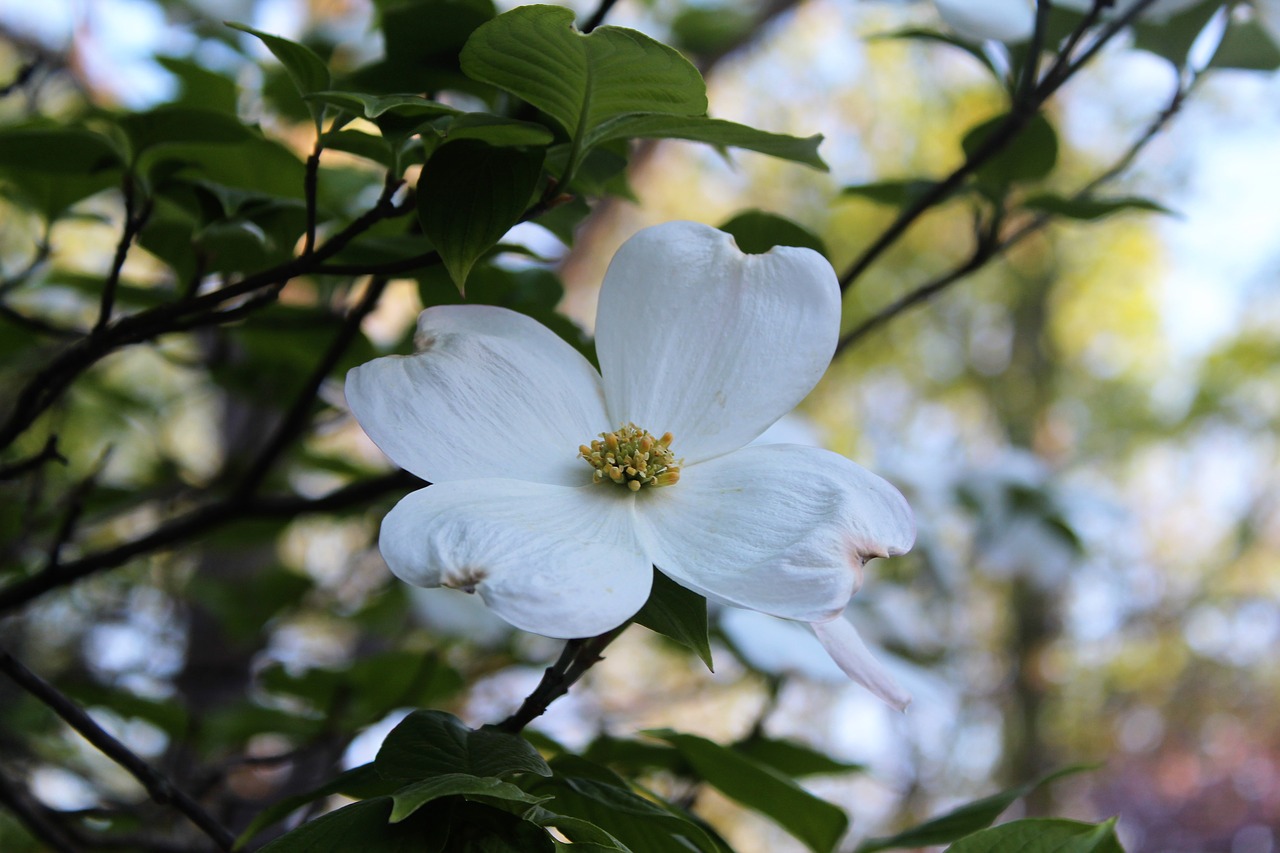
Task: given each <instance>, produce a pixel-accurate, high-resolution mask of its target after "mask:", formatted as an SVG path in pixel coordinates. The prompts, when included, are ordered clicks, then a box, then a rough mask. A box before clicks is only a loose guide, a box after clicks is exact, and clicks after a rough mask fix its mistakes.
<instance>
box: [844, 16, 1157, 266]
mask: <svg viewBox="0 0 1280 853" xmlns="http://www.w3.org/2000/svg"><path fill="white" fill-rule="evenodd" d="M1153 2H1154V0H1138V2H1137V3H1135V4H1134V6H1132V7H1131V8H1130V9H1129V10H1128V11H1127V12H1126V14H1124V15H1122V16H1120V17H1119V18H1117V19H1116V20H1115V21H1112V22H1111V23H1110V24H1109V25H1108V26H1107V27H1106V28H1105V29H1104V30H1103V32H1102V33H1101V34H1100V35H1099V36H1098V37H1097V38H1096V39H1095V40H1094V42H1093V43H1092V44H1091V45H1090V46H1089V47H1088V48H1087V49H1086V51H1085V53H1084V54H1083V55H1082V56H1081V57H1080V58H1079V59H1078V60H1076V61H1072V59H1071V56H1070V53H1071V50H1072V49H1073V48H1074V46H1075V44H1076V42H1077V41H1078V40H1079V38H1080V37H1081V36H1082V35H1083V33H1084V32H1085V31H1086V30H1087V29H1089V27H1090V26H1092V24H1093V22H1094V21H1095V20H1096V18H1097V15H1098V14H1099V11H1100V9H1099V7H1100V5H1101V4H1100V3H1095V4H1094V8H1093V9H1092V10H1091V12H1090V14H1089V15H1088V16H1086V18H1085V20H1084V21H1083V22H1082V23H1081V24H1080V26H1079V27H1077V29H1076V30H1075V32H1074V33H1073V39H1072V40H1070V41H1069V42H1068V45H1067V46H1066V47H1065V48H1064V49H1063V51H1062V52H1061V53H1060V54H1059V55H1058V58H1057V60H1056V61H1055V62H1054V64H1053V65H1052V66H1051V67H1050V69H1049V70H1048V71H1047V72H1045V76H1044V80H1043V81H1041V82H1040V84H1039V85H1037V86H1035V87H1031V88H1028V89H1027V90H1026V91H1025V93H1024V94H1023V95H1022V97H1020V98H1018V99H1015V100H1014V102H1013V105H1012V106H1011V108H1010V110H1009V112H1008V114H1006V116H1005V118H1004V120H1003V121H1002V122H1001V123H1000V124H999V125H997V126H996V127H995V129H993V130H992V131H991V132H990V133H989V134H988V135H987V136H986V138H985V139H983V140H982V143H981V144H979V145H978V146H977V148H975V149H974V150H973V151H972V152H970V154H969V155H968V156H967V157H965V160H964V162H963V163H961V164H960V165H959V166H958V167H956V169H955V170H954V171H953V172H952V173H951V174H949V175H947V176H946V177H945V178H943V179H942V180H940V181H937V182H936V183H934V184H932V185H931V186H930V187H929V189H928V190H926V191H925V192H924V193H923V194H921V195H920V196H919V197H918V198H916V199H915V200H914V201H913V202H912V203H911V204H909V205H907V206H906V207H905V208H903V209H902V211H901V212H900V213H899V214H898V216H897V218H896V219H894V221H893V222H891V223H890V224H889V226H888V227H887V228H886V229H885V230H884V231H883V232H882V233H881V234H880V236H879V237H877V238H876V239H875V241H874V242H872V244H871V245H870V246H868V247H867V248H866V249H864V250H863V252H862V254H861V255H859V256H858V257H857V258H856V259H855V260H854V261H853V263H852V264H850V265H849V267H848V269H846V270H845V272H844V274H843V275H841V276H840V289H841V291H847V290H848V289H849V288H850V287H851V286H852V285H853V283H854V282H855V281H857V279H858V278H859V277H861V276H862V274H863V273H865V272H866V271H867V269H869V268H870V267H871V265H872V264H874V263H875V262H876V260H878V259H879V258H880V256H881V255H883V254H884V253H885V252H886V251H888V249H889V248H890V247H891V246H893V245H894V244H895V243H897V242H898V240H899V239H900V238H901V237H902V235H903V234H905V233H906V232H907V231H908V230H909V229H910V227H911V226H912V225H913V224H915V222H916V220H917V219H919V218H920V216H921V215H923V214H924V213H925V212H926V211H928V210H929V209H930V208H932V207H934V206H935V205H937V204H939V203H940V202H942V201H944V200H945V199H947V198H948V197H949V196H951V194H952V193H954V192H955V191H956V190H958V189H960V187H961V186H962V185H963V184H964V182H965V181H966V180H968V178H969V176H970V175H972V174H974V173H975V172H976V171H977V170H978V169H979V168H981V167H982V166H983V165H985V164H986V163H987V162H988V161H990V160H991V159H992V158H994V157H995V156H996V155H998V154H999V153H1000V152H1001V151H1003V150H1004V149H1005V148H1006V147H1007V146H1008V145H1009V144H1010V143H1012V142H1013V140H1014V139H1016V138H1017V136H1018V134H1019V133H1021V132H1022V129H1023V128H1024V127H1025V126H1026V125H1027V123H1028V122H1029V121H1031V119H1032V118H1033V117H1035V116H1036V115H1037V114H1038V113H1039V112H1040V108H1041V107H1042V106H1043V105H1044V104H1045V102H1046V101H1048V100H1049V98H1050V97H1052V96H1053V95H1054V94H1055V93H1056V92H1057V91H1058V90H1059V89H1061V88H1062V86H1063V85H1064V84H1065V83H1066V82H1067V81H1068V80H1070V79H1071V78H1072V77H1073V76H1075V74H1076V73H1077V72H1078V71H1079V70H1080V69H1081V68H1083V67H1084V65H1085V64H1086V63H1088V62H1089V60H1090V59H1091V58H1092V57H1093V56H1094V55H1095V54H1096V53H1097V51H1098V50H1100V49H1101V48H1102V46H1103V45H1104V44H1106V43H1107V42H1108V41H1110V40H1111V38H1112V37H1114V36H1115V34H1116V33H1118V32H1119V31H1120V30H1121V29H1123V28H1124V27H1125V26H1127V25H1128V24H1129V22H1131V21H1132V20H1133V19H1134V18H1135V17H1137V15H1138V14H1140V13H1141V12H1142V11H1143V10H1144V9H1146V8H1147V7H1148V6H1150V5H1151V4H1152V3H1153Z"/></svg>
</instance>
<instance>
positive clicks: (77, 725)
mask: <svg viewBox="0 0 1280 853" xmlns="http://www.w3.org/2000/svg"><path fill="white" fill-rule="evenodd" d="M0 672H4V674H5V675H7V676H9V678H11V679H13V681H14V682H15V683H16V684H17V685H18V686H19V687H21V688H22V689H23V690H26V691H27V692H28V693H30V694H31V695H32V696H34V697H35V698H36V699H38V700H39V701H40V702H41V703H43V704H44V705H46V706H47V707H48V708H49V709H50V710H52V711H53V712H54V713H55V714H57V715H58V716H59V717H61V718H62V720H63V721H64V722H65V723H66V724H67V725H69V726H71V728H73V729H75V730H76V731H77V732H79V733H80V734H81V735H82V736H83V737H84V738H85V740H87V741H89V743H91V744H93V745H94V746H95V747H97V748H98V750H99V751H101V752H102V753H103V754H104V755H106V756H107V757H108V758H110V759H111V760H112V761H114V762H115V763H116V764H119V765H120V766H121V767H123V768H124V769H125V770H127V771H128V772H129V774H130V775H131V776H133V778H135V779H137V780H138V782H140V783H141V784H142V787H143V788H145V789H146V791H147V794H148V795H150V797H151V799H152V800H154V801H155V802H157V803H159V804H160V805H171V806H173V807H174V808H175V809H177V810H178V811H180V812H182V814H183V815H185V816H186V817H187V819H188V820H190V821H191V822H192V823H193V824H195V825H196V826H197V827H198V828H199V829H200V831H201V832H203V833H204V834H205V835H207V836H209V838H211V839H213V841H214V843H215V844H217V845H218V847H219V849H222V850H231V849H232V848H233V847H234V846H235V843H236V839H235V836H234V835H232V834H231V833H230V832H229V831H228V830H227V829H226V828H225V827H224V826H222V825H221V824H220V823H218V822H217V821H216V820H214V819H213V817H212V816H211V815H210V814H209V813H208V812H206V811H205V810H204V808H203V807H202V806H201V805H200V804H199V803H197V802H196V801H195V800H193V799H191V797H189V796H187V794H185V793H184V792H183V791H181V790H180V789H178V788H176V787H174V785H173V784H172V783H171V782H170V781H169V780H168V779H166V778H165V777H164V776H163V775H162V774H161V773H160V771H158V770H156V769H155V768H154V767H152V766H151V765H150V764H148V763H147V762H145V761H143V760H142V759H141V758H139V757H138V756H137V755H136V754H135V753H134V752H133V751H132V750H130V749H129V748H128V747H127V746H125V745H124V744H123V743H121V742H120V741H118V740H116V739H115V738H114V737H112V736H111V735H110V734H108V733H107V732H106V731H105V730H104V729H103V728H102V727H101V726H99V725H98V724H97V723H95V722H94V721H93V718H92V717H90V716H89V715H88V714H86V713H85V712H84V710H83V709H82V708H80V707H79V706H78V705H76V704H75V703H74V702H72V701H71V700H70V699H68V698H67V697H66V696H65V695H64V694H63V693H62V692H61V691H59V690H58V689H57V688H56V687H54V686H53V685H52V684H50V683H49V682H47V681H45V680H44V679H43V678H41V677H40V676H38V675H36V674H35V673H34V672H32V671H31V670H29V669H27V668H26V667H25V666H23V665H22V663H21V662H20V661H19V660H18V659H17V658H15V657H14V656H13V655H11V654H9V652H8V651H6V650H4V649H2V648H0Z"/></svg>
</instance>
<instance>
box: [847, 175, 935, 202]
mask: <svg viewBox="0 0 1280 853" xmlns="http://www.w3.org/2000/svg"><path fill="white" fill-rule="evenodd" d="M936 184H937V181H929V180H925V179H924V178H907V179H902V180H891V181H875V182H873V183H870V184H852V185H850V186H847V187H844V188H843V189H841V190H840V195H842V196H854V197H856V198H865V199H867V200H868V201H874V202H876V203H877V204H887V205H891V206H893V207H906V206H907V205H909V204H914V203H915V202H916V201H918V200H920V199H921V198H923V197H924V195H925V193H927V192H929V190H931V189H932V188H933V187H934V186H935V185H936Z"/></svg>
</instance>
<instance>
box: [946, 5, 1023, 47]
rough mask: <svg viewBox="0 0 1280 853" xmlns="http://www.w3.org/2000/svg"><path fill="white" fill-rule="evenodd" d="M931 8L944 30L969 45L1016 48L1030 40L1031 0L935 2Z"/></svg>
mask: <svg viewBox="0 0 1280 853" xmlns="http://www.w3.org/2000/svg"><path fill="white" fill-rule="evenodd" d="M934 5H936V6H937V7H938V14H939V15H940V16H941V17H942V20H943V21H945V22H946V23H947V26H949V27H951V29H953V30H955V32H956V35H958V36H960V37H961V38H963V39H968V40H970V41H986V40H987V39H995V40H996V41H1003V42H1009V43H1015V44H1016V43H1017V42H1023V41H1026V40H1027V39H1029V38H1031V33H1032V32H1033V31H1034V30H1035V23H1036V12H1035V3H1034V2H1032V0H934Z"/></svg>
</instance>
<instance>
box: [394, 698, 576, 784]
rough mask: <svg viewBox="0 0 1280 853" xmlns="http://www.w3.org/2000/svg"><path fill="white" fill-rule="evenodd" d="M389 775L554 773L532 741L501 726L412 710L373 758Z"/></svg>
mask: <svg viewBox="0 0 1280 853" xmlns="http://www.w3.org/2000/svg"><path fill="white" fill-rule="evenodd" d="M375 764H376V765H377V767H378V771H379V772H380V773H382V774H383V775H384V776H386V777H387V778H388V779H395V780H401V781H405V782H417V781H420V780H422V779H427V778H429V777H431V776H437V775H440V774H443V773H467V774H470V775H472V776H497V777H502V776H508V775H511V774H513V773H536V774H538V775H540V776H549V775H551V768H549V767H548V766H547V762H546V761H544V760H543V758H542V756H540V755H538V752H537V750H535V749H534V748H533V747H532V746H530V745H529V742H528V741H526V740H524V739H522V738H520V737H517V736H515V735H509V734H505V733H503V732H495V731H485V730H483V729H481V730H479V731H476V730H473V729H469V728H467V727H466V726H464V725H463V724H462V723H461V722H460V721H459V720H458V718H457V717H455V716H453V715H452V714H446V713H445V712H443V711H414V712H413V713H412V714H410V715H409V716H408V717H405V719H404V720H403V721H402V722H401V723H400V725H398V726H396V727H395V728H394V729H392V731H391V733H390V734H388V735H387V739H386V740H385V741H383V742H382V748H381V749H379V750H378V757H377V759H376V761H375Z"/></svg>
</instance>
